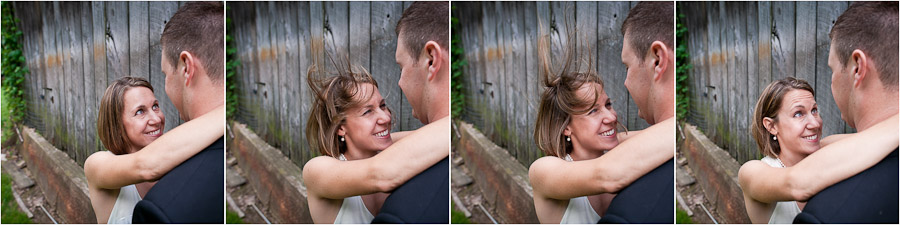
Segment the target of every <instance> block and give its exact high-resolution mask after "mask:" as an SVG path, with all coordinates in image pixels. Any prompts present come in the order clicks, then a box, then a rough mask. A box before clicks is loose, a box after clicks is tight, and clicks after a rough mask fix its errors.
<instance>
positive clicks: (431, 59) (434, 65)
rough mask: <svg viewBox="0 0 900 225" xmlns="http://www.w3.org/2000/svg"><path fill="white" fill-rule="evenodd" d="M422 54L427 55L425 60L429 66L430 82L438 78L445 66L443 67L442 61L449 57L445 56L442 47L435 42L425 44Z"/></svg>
mask: <svg viewBox="0 0 900 225" xmlns="http://www.w3.org/2000/svg"><path fill="white" fill-rule="evenodd" d="M422 52H423V53H425V59H426V60H427V61H426V63H427V66H428V80H429V81H431V80H432V79H434V78H435V77H437V73H438V71H440V70H441V67H442V66H444V65H442V61H443V59H444V57H447V56H445V55H444V51H443V49H442V48H441V45H439V44H438V43H437V42H434V41H428V42H427V43H425V49H424V51H422Z"/></svg>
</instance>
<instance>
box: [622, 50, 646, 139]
mask: <svg viewBox="0 0 900 225" xmlns="http://www.w3.org/2000/svg"><path fill="white" fill-rule="evenodd" d="M629 37H630V35H629V34H628V33H625V38H624V41H623V43H622V63H623V64H625V67H626V77H625V88H627V89H628V93H629V94H631V98H632V99H634V103H635V104H637V107H638V116H639V117H640V118H642V119H644V120H646V121H647V122H651V123H652V121H651V120H652V119H653V118H652V117H651V115H650V114H649V111H650V108H647V107H649V105H648V104H649V96H650V91H649V90H650V89H649V87H650V80H651V78H652V77H653V66H654V65H653V63H652V62H650V61H652V60H653V59H652V57H645V58H644V60H643V62H642V60H641V59H640V57H638V56H639V55H638V54H644V53H638V52H634V49H633V48H632V47H631V43H630V42H631V41H628V39H629Z"/></svg>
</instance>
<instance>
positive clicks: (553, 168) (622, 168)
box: [528, 118, 675, 200]
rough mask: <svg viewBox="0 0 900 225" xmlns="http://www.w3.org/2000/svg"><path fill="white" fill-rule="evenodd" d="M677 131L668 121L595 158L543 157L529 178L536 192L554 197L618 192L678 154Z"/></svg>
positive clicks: (651, 127)
mask: <svg viewBox="0 0 900 225" xmlns="http://www.w3.org/2000/svg"><path fill="white" fill-rule="evenodd" d="M674 130H675V119H674V118H671V119H668V120H665V121H663V122H660V123H658V124H655V125H653V126H650V127H648V128H647V129H644V130H643V131H641V132H640V133H639V134H635V135H634V136H632V137H629V138H628V140H627V141H625V142H622V143H620V144H619V145H618V146H616V147H615V148H613V149H612V150H610V151H609V152H607V153H606V154H604V155H603V156H601V157H599V158H596V159H591V160H582V161H576V162H566V161H565V160H562V159H560V158H558V157H542V158H540V159H538V160H536V161H534V162H533V163H532V164H531V168H529V170H528V177H529V179H530V180H531V185H532V187H533V188H534V191H535V192H539V193H540V195H541V196H544V197H547V198H552V199H559V200H564V199H565V200H567V199H570V198H574V197H579V196H587V195H596V194H602V193H616V192H618V191H620V190H622V189H623V188H625V187H627V186H628V185H630V184H631V182H634V181H635V180H637V179H638V178H640V177H641V176H643V175H644V174H647V173H649V172H650V171H652V170H653V169H656V168H657V167H659V166H660V165H662V164H663V163H665V162H666V161H668V160H670V159H672V158H673V157H675V146H674V143H675V135H673V134H672V132H673V131H674Z"/></svg>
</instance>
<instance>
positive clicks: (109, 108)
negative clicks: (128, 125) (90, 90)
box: [97, 77, 153, 155]
mask: <svg viewBox="0 0 900 225" xmlns="http://www.w3.org/2000/svg"><path fill="white" fill-rule="evenodd" d="M133 87H145V88H149V89H150V91H151V92H153V86H151V85H150V82H148V81H147V80H145V79H144V78H140V77H121V78H119V79H116V80H115V81H113V83H112V84H110V85H109V87H107V88H106V92H104V93H103V98H101V99H100V112H99V113H98V115H97V136H99V137H100V142H101V143H103V146H104V147H106V149H107V150H109V151H110V152H112V153H113V154H116V155H122V154H126V153H128V146H131V145H132V143H131V140H128V137H127V134H125V124H124V123H123V121H122V113H123V112H124V111H125V92H126V91H128V90H129V89H131V88H133Z"/></svg>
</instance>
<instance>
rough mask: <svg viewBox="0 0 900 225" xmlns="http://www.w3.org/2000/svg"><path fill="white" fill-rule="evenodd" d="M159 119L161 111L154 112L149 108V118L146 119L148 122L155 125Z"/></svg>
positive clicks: (160, 118) (160, 119)
mask: <svg viewBox="0 0 900 225" xmlns="http://www.w3.org/2000/svg"><path fill="white" fill-rule="evenodd" d="M160 121H162V113H159V112H154V111H152V110H151V111H150V120H149V121H148V123H150V124H151V125H156V124H159V123H160Z"/></svg>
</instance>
